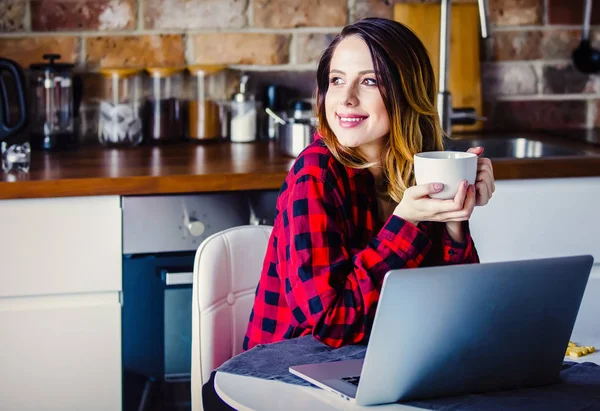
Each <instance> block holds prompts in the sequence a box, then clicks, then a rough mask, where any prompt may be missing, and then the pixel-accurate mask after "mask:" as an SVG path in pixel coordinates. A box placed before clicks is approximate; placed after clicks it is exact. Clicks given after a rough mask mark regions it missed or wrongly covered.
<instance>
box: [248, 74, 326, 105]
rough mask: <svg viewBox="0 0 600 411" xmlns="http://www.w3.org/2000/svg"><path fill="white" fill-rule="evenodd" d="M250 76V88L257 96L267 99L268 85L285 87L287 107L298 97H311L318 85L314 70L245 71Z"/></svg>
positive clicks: (263, 99)
mask: <svg viewBox="0 0 600 411" xmlns="http://www.w3.org/2000/svg"><path fill="white" fill-rule="evenodd" d="M244 72H245V73H247V74H248V75H249V76H250V82H249V85H250V89H251V90H252V92H253V93H255V94H256V98H257V99H259V100H261V101H263V102H265V101H266V87H267V86H269V85H271V84H276V85H278V86H280V87H282V88H283V91H282V95H283V100H284V101H287V102H288V103H287V104H286V107H289V104H290V103H291V102H292V101H293V100H296V99H310V98H311V97H312V96H313V93H314V92H315V88H316V87H317V73H316V71H314V70H306V71H304V70H303V71H296V70H294V71H277V72H269V71H244Z"/></svg>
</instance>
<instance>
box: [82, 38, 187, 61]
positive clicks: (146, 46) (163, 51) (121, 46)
mask: <svg viewBox="0 0 600 411" xmlns="http://www.w3.org/2000/svg"><path fill="white" fill-rule="evenodd" d="M85 44H86V52H87V53H86V56H85V59H86V62H87V64H88V66H89V67H91V68H96V67H144V66H147V65H165V66H181V65H183V64H185V55H184V50H183V48H184V47H183V38H182V36H181V35H176V34H168V35H154V36H153V35H145V36H101V37H88V38H86V39H85Z"/></svg>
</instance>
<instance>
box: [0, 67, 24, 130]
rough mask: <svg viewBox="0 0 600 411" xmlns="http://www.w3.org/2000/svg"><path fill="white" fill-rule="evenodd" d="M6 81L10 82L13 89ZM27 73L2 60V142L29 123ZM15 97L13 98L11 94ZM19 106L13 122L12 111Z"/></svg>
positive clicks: (0, 102)
mask: <svg viewBox="0 0 600 411" xmlns="http://www.w3.org/2000/svg"><path fill="white" fill-rule="evenodd" d="M5 81H10V82H11V83H12V87H10V86H9V85H7V83H6V82H5ZM25 87H26V83H25V73H24V72H23V69H22V68H21V66H19V65H18V64H17V63H16V62H15V61H13V60H10V59H6V58H0V141H2V140H5V139H7V138H8V137H10V136H13V135H15V134H17V133H18V132H19V131H21V130H22V129H23V127H25V125H26V123H27V102H26V94H25ZM12 92H14V93H15V95H14V96H13V97H12V98H11V96H10V95H9V94H10V93H12ZM15 103H16V105H17V108H18V110H17V114H18V117H17V119H16V120H14V121H13V119H12V118H11V117H13V116H12V115H13V114H14V113H13V111H12V110H11V106H12V105H13V104H15Z"/></svg>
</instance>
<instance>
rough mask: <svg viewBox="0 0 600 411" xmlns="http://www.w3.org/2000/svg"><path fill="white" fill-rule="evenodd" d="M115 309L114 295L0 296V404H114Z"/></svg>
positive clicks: (117, 399)
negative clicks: (0, 333) (3, 297)
mask: <svg viewBox="0 0 600 411" xmlns="http://www.w3.org/2000/svg"><path fill="white" fill-rule="evenodd" d="M21 300H22V301H21ZM120 315H121V304H120V302H119V300H118V297H117V296H115V295H114V294H96V295H92V296H86V295H75V296H53V297H31V298H25V299H19V298H15V299H0V329H1V330H2V337H0V404H2V405H1V406H0V408H1V409H2V410H7V411H8V410H11V411H12V410H14V411H17V410H18V411H26V410H31V411H34V410H35V411H46V410H47V411H59V410H60V411H63V410H98V411H106V410H120V409H121V394H120V392H121V322H120Z"/></svg>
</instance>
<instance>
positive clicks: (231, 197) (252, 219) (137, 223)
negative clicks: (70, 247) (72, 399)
mask: <svg viewBox="0 0 600 411" xmlns="http://www.w3.org/2000/svg"><path fill="white" fill-rule="evenodd" d="M275 196H276V193H273V192H224V193H206V194H192V195H187V194H186V195H165V196H154V195H153V196H125V197H123V198H122V212H123V239H122V241H123V306H122V318H121V326H122V364H123V410H124V411H128V410H141V409H148V410H150V409H152V410H154V409H161V410H169V409H172V410H186V409H189V407H190V392H189V391H190V369H191V335H192V333H191V320H192V278H193V275H192V271H193V263H194V257H195V253H196V250H197V248H198V246H199V245H200V243H201V242H202V241H203V240H204V239H205V238H207V237H208V236H210V235H212V234H214V233H217V232H219V231H221V230H225V229H227V228H230V227H234V226H240V225H247V224H272V219H271V218H272V216H273V215H274V207H275Z"/></svg>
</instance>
